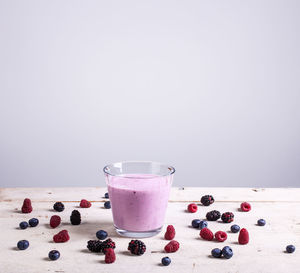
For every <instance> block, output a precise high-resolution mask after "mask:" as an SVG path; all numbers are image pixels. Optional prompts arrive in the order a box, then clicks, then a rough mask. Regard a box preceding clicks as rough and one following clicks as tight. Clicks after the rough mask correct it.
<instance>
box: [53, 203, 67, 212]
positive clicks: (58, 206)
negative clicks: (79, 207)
mask: <svg viewBox="0 0 300 273" xmlns="http://www.w3.org/2000/svg"><path fill="white" fill-rule="evenodd" d="M53 209H54V210H56V211H59V212H61V211H63V210H64V209H65V206H64V204H63V203H62V202H56V203H55V204H54V205H53Z"/></svg>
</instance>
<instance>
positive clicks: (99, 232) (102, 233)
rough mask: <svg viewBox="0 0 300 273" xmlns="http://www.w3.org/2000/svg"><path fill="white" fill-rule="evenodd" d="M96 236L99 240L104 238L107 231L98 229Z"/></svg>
mask: <svg viewBox="0 0 300 273" xmlns="http://www.w3.org/2000/svg"><path fill="white" fill-rule="evenodd" d="M96 236H97V238H98V239H99V240H104V239H105V238H106V237H107V232H106V231H105V230H98V231H97V233H96Z"/></svg>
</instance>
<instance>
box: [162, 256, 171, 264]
mask: <svg viewBox="0 0 300 273" xmlns="http://www.w3.org/2000/svg"><path fill="white" fill-rule="evenodd" d="M161 263H162V265H164V266H168V265H169V264H170V263H171V259H170V258H169V257H163V258H162V259H161Z"/></svg>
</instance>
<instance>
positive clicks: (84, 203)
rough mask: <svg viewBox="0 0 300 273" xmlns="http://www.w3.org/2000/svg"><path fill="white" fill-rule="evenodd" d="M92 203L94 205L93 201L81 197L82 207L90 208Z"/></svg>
mask: <svg viewBox="0 0 300 273" xmlns="http://www.w3.org/2000/svg"><path fill="white" fill-rule="evenodd" d="M91 205H92V203H91V202H90V201H88V200H85V199H81V201H80V207H81V208H89V207H90V206H91Z"/></svg>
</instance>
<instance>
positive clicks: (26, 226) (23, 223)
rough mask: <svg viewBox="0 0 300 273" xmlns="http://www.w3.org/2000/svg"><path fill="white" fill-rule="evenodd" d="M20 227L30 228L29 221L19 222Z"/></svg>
mask: <svg viewBox="0 0 300 273" xmlns="http://www.w3.org/2000/svg"><path fill="white" fill-rule="evenodd" d="M19 227H20V229H26V228H28V223H27V222H25V221H23V222H21V223H20V224H19Z"/></svg>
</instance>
